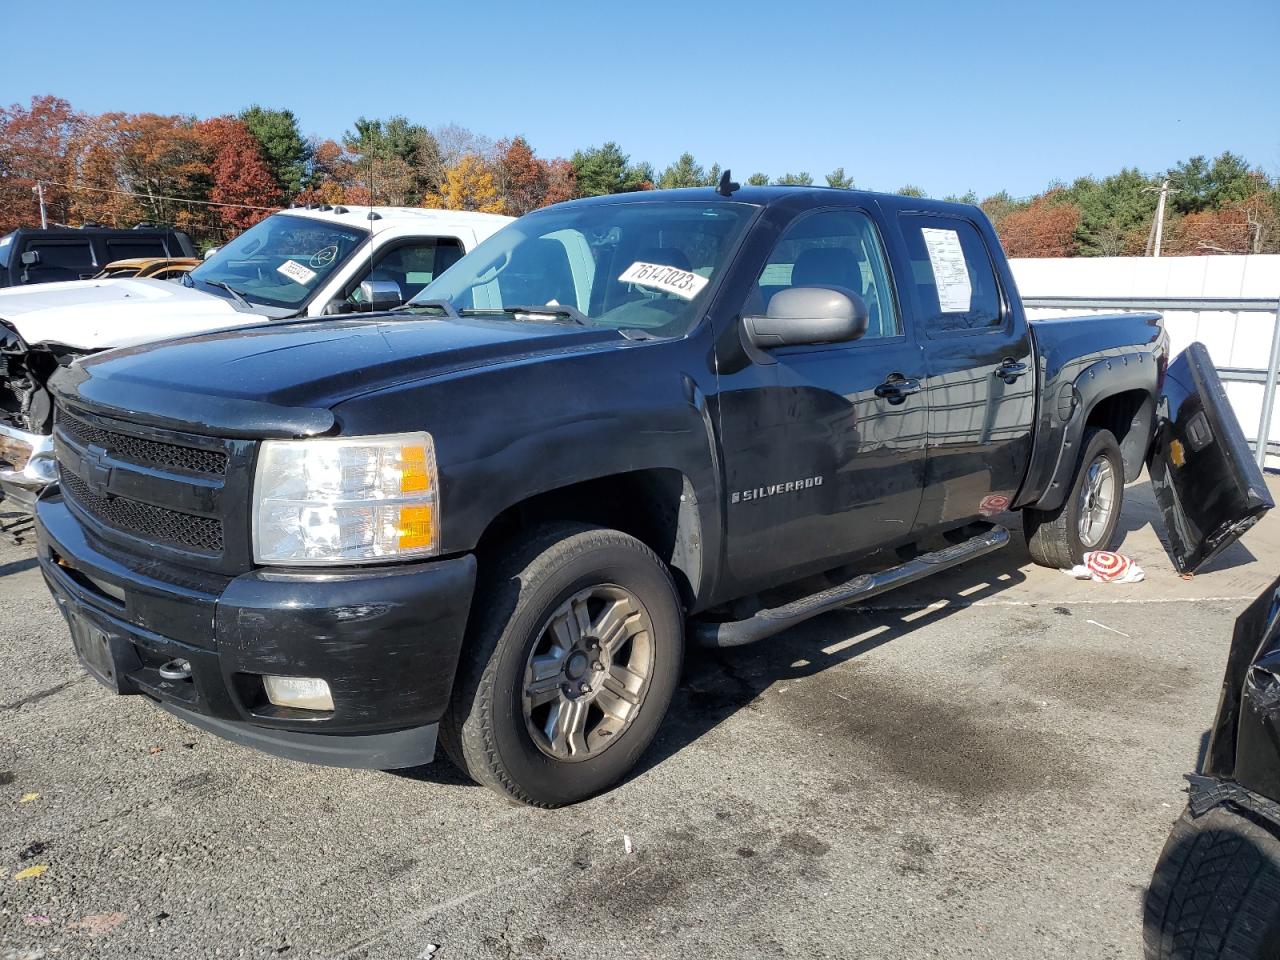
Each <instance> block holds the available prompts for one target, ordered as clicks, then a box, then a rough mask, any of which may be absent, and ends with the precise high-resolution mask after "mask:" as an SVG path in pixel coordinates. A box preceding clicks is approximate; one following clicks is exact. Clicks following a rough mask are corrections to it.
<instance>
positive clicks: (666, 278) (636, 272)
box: [618, 260, 708, 300]
mask: <svg viewBox="0 0 1280 960" xmlns="http://www.w3.org/2000/svg"><path fill="white" fill-rule="evenodd" d="M618 282H619V283H634V284H635V285H636V286H639V287H651V288H653V289H654V290H661V291H662V292H663V293H670V294H673V295H675V296H677V297H680V298H681V299H683V300H692V299H693V298H694V297H696V296H697V295H698V294H699V293H701V292H702V288H703V287H705V286H706V285H707V283H708V280H707V278H706V277H700V276H698V275H697V274H696V273H690V272H689V271H688V270H677V269H676V268H675V267H666V266H663V265H662V264H660V263H644V262H643V261H640V260H637V261H636V262H635V263H633V264H632V265H631V266H629V267H627V269H626V270H625V271H624V272H623V274H622V276H620V277H619V278H618Z"/></svg>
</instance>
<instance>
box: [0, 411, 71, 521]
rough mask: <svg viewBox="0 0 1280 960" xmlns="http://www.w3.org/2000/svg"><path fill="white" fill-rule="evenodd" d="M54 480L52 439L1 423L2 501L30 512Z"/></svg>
mask: <svg viewBox="0 0 1280 960" xmlns="http://www.w3.org/2000/svg"><path fill="white" fill-rule="evenodd" d="M56 479H58V464H57V461H55V460H54V458H53V437H51V436H49V435H48V434H44V433H27V432H26V431H25V430H19V429H17V428H16V427H11V426H8V425H7V424H3V423H0V493H3V494H4V499H5V500H7V501H9V502H11V503H13V504H14V505H15V506H17V507H21V508H22V509H23V510H26V511H28V512H30V511H32V510H34V509H35V504H36V497H38V496H39V495H40V491H41V490H43V489H44V488H45V487H47V486H48V485H49V484H51V483H52V482H53V481H54V480H56Z"/></svg>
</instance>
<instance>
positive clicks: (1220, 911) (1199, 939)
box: [1143, 807, 1280, 960]
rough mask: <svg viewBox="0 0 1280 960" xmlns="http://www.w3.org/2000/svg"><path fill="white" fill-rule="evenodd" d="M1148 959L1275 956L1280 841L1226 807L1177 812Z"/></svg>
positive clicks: (1152, 916) (1148, 909)
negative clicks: (1200, 813)
mask: <svg viewBox="0 0 1280 960" xmlns="http://www.w3.org/2000/svg"><path fill="white" fill-rule="evenodd" d="M1143 941H1144V944H1145V946H1146V960H1275V958H1276V957H1280V840H1278V839H1277V838H1276V836H1275V835H1274V834H1273V833H1272V832H1271V831H1270V830H1268V829H1266V828H1265V827H1263V826H1261V825H1260V824H1258V823H1256V822H1254V821H1253V820H1250V819H1248V818H1247V817H1244V816H1242V815H1240V814H1238V813H1235V812H1234V811H1232V810H1230V809H1228V808H1226V807H1218V808H1216V809H1214V810H1210V811H1209V812H1208V813H1206V814H1204V815H1203V816H1201V817H1199V818H1192V816H1191V814H1190V813H1189V812H1188V813H1183V815H1182V817H1181V818H1180V819H1179V820H1178V822H1177V823H1175V824H1174V825H1173V831H1172V832H1171V833H1170V834H1169V841H1168V842H1167V843H1166V844H1165V847H1164V851H1163V852H1162V853H1161V854H1160V860H1159V862H1158V863H1157V865H1156V870H1155V875H1154V876H1153V877H1152V878H1151V886H1150V888H1149V889H1148V891H1147V901H1146V906H1145V911H1144V920H1143Z"/></svg>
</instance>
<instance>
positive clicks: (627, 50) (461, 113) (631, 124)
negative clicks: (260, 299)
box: [0, 0, 1280, 196]
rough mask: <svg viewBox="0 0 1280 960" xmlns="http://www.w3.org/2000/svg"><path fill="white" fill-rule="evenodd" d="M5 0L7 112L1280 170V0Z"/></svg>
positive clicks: (963, 173) (876, 184)
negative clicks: (45, 97)
mask: <svg viewBox="0 0 1280 960" xmlns="http://www.w3.org/2000/svg"><path fill="white" fill-rule="evenodd" d="M53 9H54V8H53V7H49V6H46V5H43V4H39V3H21V4H12V5H8V6H7V8H6V11H5V15H4V22H5V34H6V37H5V41H4V42H3V47H4V56H3V62H2V65H0V103H11V102H15V101H20V102H25V101H26V100H27V99H28V98H29V97H31V96H32V95H33V94H39V93H53V94H57V95H59V96H62V97H65V98H66V99H68V100H70V101H71V102H72V104H73V105H74V106H76V107H77V108H79V109H82V110H86V111H91V112H100V111H106V110H125V111H130V112H139V111H156V112H162V113H191V114H196V115H200V116H209V115H213V114H218V113H225V112H235V111H237V110H239V109H240V108H242V107H244V106H247V105H248V104H250V103H254V102H258V103H262V104H264V105H269V106H285V107H289V108H291V109H292V110H293V111H294V112H295V113H296V114H297V115H298V118H299V121H300V123H301V126H302V128H303V131H304V132H305V133H316V134H320V135H324V136H335V137H336V136H338V135H340V134H341V133H342V131H343V130H345V129H347V128H348V127H349V126H350V125H351V121H352V120H353V119H354V118H355V117H357V116H359V115H361V114H364V115H367V116H389V115H392V114H396V113H403V114H405V115H406V116H408V117H410V118H411V119H413V120H415V121H418V122H420V123H424V124H426V125H428V126H436V125H439V124H443V123H449V122H455V123H459V124H463V125H465V126H467V127H470V128H472V129H473V130H476V131H477V132H479V133H482V134H486V135H489V136H492V137H501V136H507V135H514V134H523V135H524V136H526V137H527V138H528V139H529V140H530V142H531V143H532V144H533V145H534V147H535V149H536V150H537V151H538V153H539V154H540V155H542V156H548V157H549V156H555V155H559V154H564V155H567V154H569V153H571V152H572V151H573V150H574V149H575V148H576V147H580V146H584V145H591V144H600V143H603V142H604V141H606V140H616V141H618V143H619V144H621V146H622V148H623V149H624V150H625V151H626V152H628V153H630V154H631V155H632V157H633V159H636V160H640V159H645V160H649V161H650V162H652V163H653V164H654V165H655V166H656V167H657V168H658V169H659V170H661V168H662V167H663V166H664V165H666V164H667V163H669V162H670V161H672V160H674V159H675V158H676V156H678V155H679V154H680V152H681V151H683V150H689V151H692V152H693V153H694V155H695V156H696V157H697V158H698V159H699V161H701V162H703V163H705V164H708V165H709V164H710V163H711V162H712V161H718V162H719V163H721V164H722V165H725V166H730V167H732V169H733V171H734V173H735V175H738V176H739V177H745V176H746V175H747V174H749V173H751V172H753V171H756V170H763V171H765V172H767V173H769V174H770V175H772V176H777V175H778V174H781V173H783V172H784V171H788V170H791V171H798V170H807V171H808V172H810V173H811V174H813V175H814V176H815V178H817V179H818V180H819V182H821V175H822V174H824V173H826V172H828V171H830V170H831V169H833V168H834V167H837V166H843V167H844V168H845V171H846V172H848V173H849V174H851V175H852V176H853V177H854V179H855V180H856V181H857V185H858V186H860V187H866V188H870V189H886V190H892V189H895V188H897V187H898V186H901V185H902V184H905V183H912V184H917V185H919V186H921V187H923V188H925V190H926V191H928V192H929V193H932V194H935V195H943V194H947V193H953V192H957V193H958V192H963V191H965V190H967V189H970V188H972V189H974V190H976V191H977V192H978V193H979V194H984V195H985V194H986V193H990V192H993V191H995V190H997V189H1000V188H1002V187H1004V188H1007V189H1009V190H1010V191H1011V192H1012V193H1013V194H1014V195H1015V196H1022V195H1027V194H1032V193H1035V192H1038V191H1039V190H1041V189H1043V188H1044V187H1045V186H1046V185H1047V184H1048V183H1050V182H1051V181H1054V180H1071V179H1073V178H1074V177H1076V176H1080V175H1083V174H1089V173H1093V174H1099V175H1102V174H1107V173H1111V172H1113V171H1115V170H1117V169H1119V168H1120V167H1121V166H1124V165H1136V166H1138V167H1140V168H1142V169H1144V170H1149V171H1154V170H1161V169H1164V168H1166V167H1168V166H1170V165H1172V164H1173V163H1175V162H1176V161H1178V160H1180V159H1183V158H1185V157H1187V156H1190V155H1192V154H1196V153H1204V154H1210V155H1212V154H1216V153H1219V152H1221V151H1222V150H1232V151H1234V152H1236V153H1241V154H1243V155H1244V156H1246V157H1247V158H1248V159H1249V160H1251V161H1252V162H1253V163H1255V164H1260V165H1262V166H1263V168H1264V169H1265V170H1266V171H1267V172H1268V174H1270V175H1271V176H1277V175H1280V52H1278V51H1280V48H1278V47H1277V45H1276V44H1277V38H1280V2H1277V0H1240V2H1226V3H1222V2H1219V3H1216V4H1206V3H1203V2H1200V3H1184V2H1167V3H1150V4H1148V3H1132V2H1128V0H1111V2H1107V3H1096V2H1092V0H1083V2H1072V3H1036V2H1035V0H1026V2H1024V3H1010V4H1002V3H962V2H953V3H933V2H927V3H925V2H922V3H893V2H883V0H882V2H878V3H866V2H832V3H814V2H808V0H788V2H784V3H779V2H776V0H775V2H771V3H761V2H756V0H740V2H737V3H732V4H730V3H724V4H713V3H705V2H703V3H699V2H697V0H685V2H676V3H671V2H665V0H664V2H654V3H648V4H643V5H640V4H617V3H608V2H599V0H597V2H576V0H575V2H560V3H551V2H543V3H537V2H523V3H506V2H482V3H477V2H474V0H471V2H459V3H445V2H431V3H425V2H410V0H394V2H381V0H372V2H369V3H366V4H363V5H361V4H354V3H351V2H350V0H346V2H341V3H334V2H330V0H308V2H306V3H288V4H284V3H271V2H267V0H257V2H252V0H206V2H202V3H200V2H198V3H193V4H188V5H182V4H178V5H175V4H173V3H171V2H170V3H163V4H161V3H151V2H149V0H135V2H132V3H129V4H127V5H117V4H115V3H102V2H100V0H98V2H83V0H72V2H70V3H64V4H59V5H58V6H57V8H56V9H57V19H56V22H54V21H52V20H51V19H50V13H51V11H52V10H53Z"/></svg>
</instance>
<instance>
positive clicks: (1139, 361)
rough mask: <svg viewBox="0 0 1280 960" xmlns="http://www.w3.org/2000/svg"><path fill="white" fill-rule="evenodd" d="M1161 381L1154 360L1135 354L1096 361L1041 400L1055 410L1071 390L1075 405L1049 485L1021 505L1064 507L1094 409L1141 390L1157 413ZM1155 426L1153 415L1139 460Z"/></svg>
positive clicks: (1038, 507) (1145, 354) (1150, 357)
mask: <svg viewBox="0 0 1280 960" xmlns="http://www.w3.org/2000/svg"><path fill="white" fill-rule="evenodd" d="M1159 381H1160V371H1159V369H1158V365H1157V364H1156V361H1155V357H1154V356H1153V355H1152V354H1150V353H1147V352H1133V353H1126V354H1121V355H1120V356H1116V357H1107V358H1104V359H1102V360H1095V361H1094V362H1093V363H1091V364H1089V366H1087V367H1085V368H1084V369H1082V370H1081V371H1080V373H1079V374H1078V375H1077V376H1076V377H1075V379H1074V380H1072V381H1071V382H1070V383H1064V384H1061V385H1059V386H1058V387H1057V389H1056V391H1055V393H1056V394H1057V395H1056V396H1052V397H1050V396H1045V397H1042V398H1041V403H1045V404H1053V405H1055V406H1054V409H1055V410H1056V409H1057V404H1058V402H1059V398H1060V397H1062V396H1064V394H1065V392H1066V391H1068V390H1069V391H1070V397H1071V403H1072V408H1071V415H1070V417H1069V418H1068V420H1067V422H1066V425H1065V427H1064V428H1063V430H1062V441H1061V443H1060V444H1059V446H1058V453H1057V462H1056V464H1055V465H1054V468H1053V471H1052V472H1051V473H1050V475H1049V480H1048V482H1047V483H1046V484H1045V486H1044V489H1043V490H1042V491H1041V493H1040V496H1039V497H1038V498H1037V499H1036V500H1034V501H1031V502H1028V503H1023V504H1020V506H1026V507H1033V508H1035V509H1036V510H1056V509H1057V508H1058V507H1060V506H1062V503H1063V501H1064V500H1066V498H1067V491H1068V490H1069V489H1070V484H1071V479H1072V477H1073V476H1074V474H1075V469H1076V458H1077V456H1078V451H1079V448H1080V443H1081V440H1082V439H1083V437H1084V430H1085V424H1087V423H1088V421H1089V417H1090V415H1091V414H1092V413H1093V411H1094V409H1095V408H1096V407H1097V406H1098V404H1099V403H1101V402H1102V401H1104V400H1107V399H1108V398H1110V397H1114V396H1116V395H1117V394H1121V393H1129V392H1131V391H1134V390H1140V391H1142V392H1143V393H1145V394H1146V395H1147V396H1148V397H1150V398H1151V400H1152V410H1153V411H1154V408H1155V402H1156V401H1157V400H1158V399H1159ZM1051 389H1052V388H1051ZM1154 426H1155V418H1154V416H1153V417H1152V418H1151V424H1150V427H1149V429H1148V437H1147V442H1146V443H1144V444H1143V445H1142V450H1141V457H1140V458H1139V460H1141V459H1143V458H1145V455H1146V452H1147V447H1148V446H1149V444H1150V439H1151V438H1150V434H1151V432H1152V430H1153V429H1154ZM1049 440H1050V438H1048V437H1046V442H1049ZM1127 467H1128V464H1127V463H1126V468H1127Z"/></svg>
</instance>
